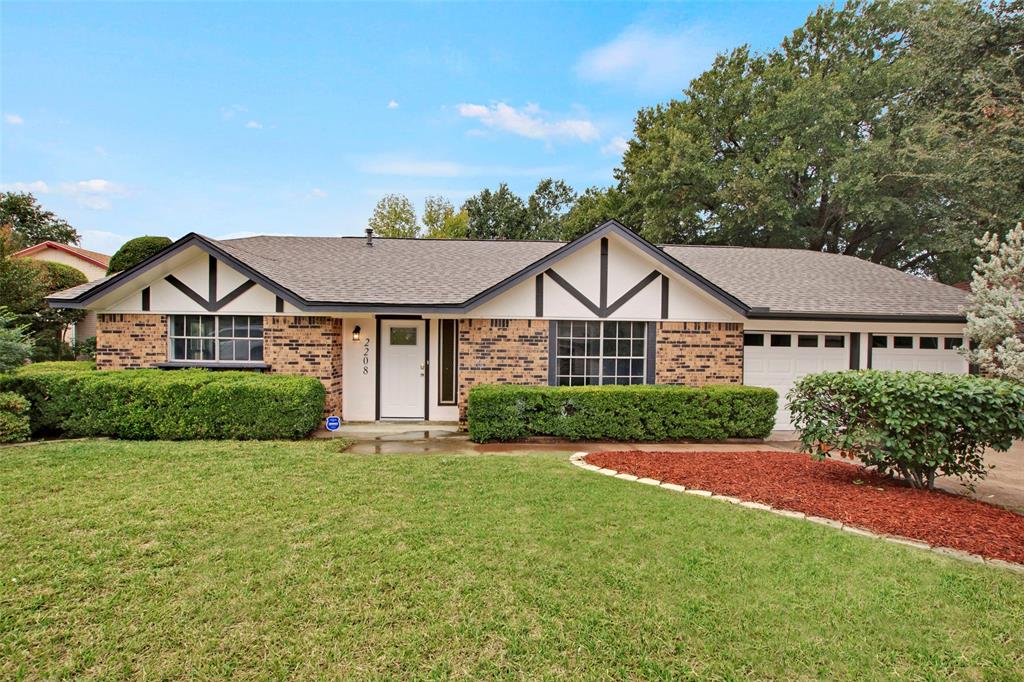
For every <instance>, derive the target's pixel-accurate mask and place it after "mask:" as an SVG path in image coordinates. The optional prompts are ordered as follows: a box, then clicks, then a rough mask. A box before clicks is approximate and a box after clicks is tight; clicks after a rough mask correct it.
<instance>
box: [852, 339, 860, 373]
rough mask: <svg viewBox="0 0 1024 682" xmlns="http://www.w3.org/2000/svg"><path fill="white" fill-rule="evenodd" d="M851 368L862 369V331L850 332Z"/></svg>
mask: <svg viewBox="0 0 1024 682" xmlns="http://www.w3.org/2000/svg"><path fill="white" fill-rule="evenodd" d="M850 369H860V332H850Z"/></svg>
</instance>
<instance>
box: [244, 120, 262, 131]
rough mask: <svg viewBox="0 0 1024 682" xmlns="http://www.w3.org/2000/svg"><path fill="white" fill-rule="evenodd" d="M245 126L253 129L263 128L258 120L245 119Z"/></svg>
mask: <svg viewBox="0 0 1024 682" xmlns="http://www.w3.org/2000/svg"><path fill="white" fill-rule="evenodd" d="M245 127H246V128H251V129H253V130H262V129H263V124H262V123H260V122H259V121H246V123H245Z"/></svg>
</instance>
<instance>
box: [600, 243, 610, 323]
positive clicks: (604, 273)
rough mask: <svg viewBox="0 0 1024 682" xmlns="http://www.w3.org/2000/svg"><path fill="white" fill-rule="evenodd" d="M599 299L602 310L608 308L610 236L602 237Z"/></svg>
mask: <svg viewBox="0 0 1024 682" xmlns="http://www.w3.org/2000/svg"><path fill="white" fill-rule="evenodd" d="M599 291H600V293H599V294H598V300H599V301H600V303H599V305H600V307H601V310H608V237H601V286H600V290H599Z"/></svg>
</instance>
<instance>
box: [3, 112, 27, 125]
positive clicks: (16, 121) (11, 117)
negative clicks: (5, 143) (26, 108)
mask: <svg viewBox="0 0 1024 682" xmlns="http://www.w3.org/2000/svg"><path fill="white" fill-rule="evenodd" d="M4 122H5V123H10V124H11V125H12V126H20V125H21V124H23V123H24V122H25V119H23V118H22V117H21V116H18V115H17V114H4Z"/></svg>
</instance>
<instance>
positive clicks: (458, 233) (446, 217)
mask: <svg viewBox="0 0 1024 682" xmlns="http://www.w3.org/2000/svg"><path fill="white" fill-rule="evenodd" d="M468 228H469V214H468V213H466V211H459V212H458V213H456V212H455V207H454V206H452V203H451V202H450V201H448V200H447V199H445V198H444V197H441V196H428V197H427V198H426V199H425V200H424V201H423V236H424V237H429V238H431V239H462V238H464V237H465V236H466V233H467V230H468Z"/></svg>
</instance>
